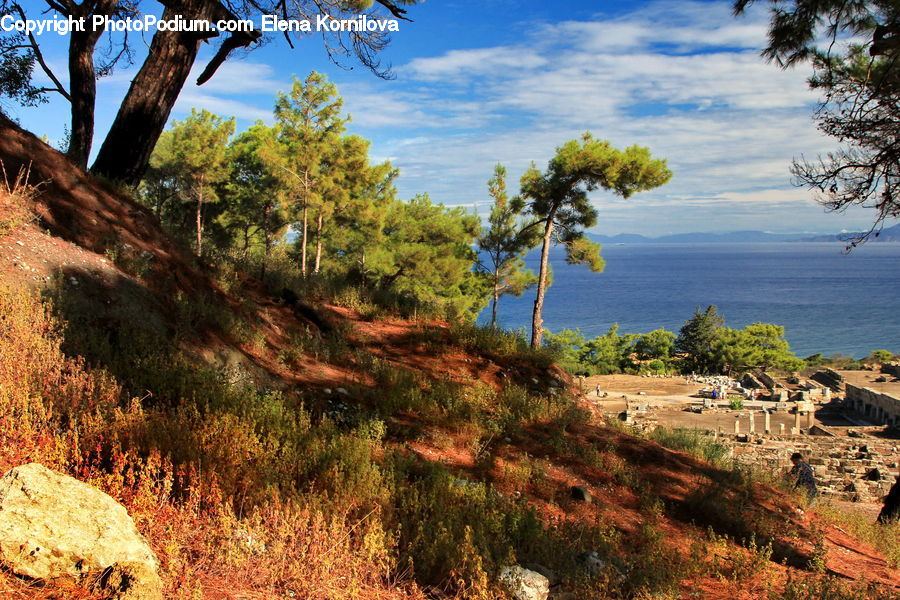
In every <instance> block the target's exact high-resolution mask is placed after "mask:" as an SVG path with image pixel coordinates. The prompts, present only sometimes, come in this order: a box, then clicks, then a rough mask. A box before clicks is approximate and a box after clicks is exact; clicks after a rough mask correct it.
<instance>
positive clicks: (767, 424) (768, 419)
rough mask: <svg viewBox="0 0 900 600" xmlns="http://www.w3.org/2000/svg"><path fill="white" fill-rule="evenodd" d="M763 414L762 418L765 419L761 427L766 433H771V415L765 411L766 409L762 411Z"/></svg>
mask: <svg viewBox="0 0 900 600" xmlns="http://www.w3.org/2000/svg"><path fill="white" fill-rule="evenodd" d="M763 415H764V416H763V419H764V420H765V424H764V426H763V429H764V430H765V432H766V433H772V421H771V416H772V415H770V414H769V411H767V410H764V411H763Z"/></svg>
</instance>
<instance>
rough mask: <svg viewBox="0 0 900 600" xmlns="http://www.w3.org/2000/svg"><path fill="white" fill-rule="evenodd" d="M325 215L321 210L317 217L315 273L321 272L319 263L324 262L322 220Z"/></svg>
mask: <svg viewBox="0 0 900 600" xmlns="http://www.w3.org/2000/svg"><path fill="white" fill-rule="evenodd" d="M323 219H324V217H323V216H322V212H321V211H319V216H318V217H316V261H315V266H314V267H313V273H316V274H318V272H319V264H320V263H321V262H322V221H323Z"/></svg>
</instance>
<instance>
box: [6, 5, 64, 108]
mask: <svg viewBox="0 0 900 600" xmlns="http://www.w3.org/2000/svg"><path fill="white" fill-rule="evenodd" d="M13 8H14V9H15V10H16V12H18V13H19V17H21V18H22V20H23V21H26V20H27V19H28V17H26V16H25V11H24V10H22V7H21V6H19V5H18V4H14V5H13ZM28 40H29V41H30V42H31V51H32V52H34V57H35V58H36V59H37V61H38V64H39V65H41V69H42V70H43V71H44V73H46V75H47V77H49V78H50V80H51V81H52V82H53V83H54V84H56V87H55V88H49V90H48V91H53V92H58V93H59V94H61V95H62V97H63V98H65V99H66V100H68V101H69V102H71V101H72V96H70V95H69V92H67V91H66V89H65V88H64V87H63V84H62V83H60V81H59V79H57V78H56V75H54V74H53V71H51V70H50V67H49V66H47V62H46V61H45V60H44V55H43V54H42V53H41V49H40V47H39V46H38V43H37V40H36V39H35V38H34V34H33V33H30V32H29V33H28Z"/></svg>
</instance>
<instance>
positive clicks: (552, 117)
mask: <svg viewBox="0 0 900 600" xmlns="http://www.w3.org/2000/svg"><path fill="white" fill-rule="evenodd" d="M145 4H147V2H145ZM148 6H153V3H152V2H151V3H149V4H148ZM410 16H411V17H412V18H413V19H414V22H413V23H401V25H400V31H399V33H395V34H394V36H393V41H392V43H391V45H390V46H389V47H388V49H387V50H386V51H385V52H384V53H383V55H382V56H383V58H384V60H385V62H386V63H390V64H391V65H393V71H394V74H395V76H396V77H395V79H393V80H390V81H384V80H380V79H378V78H376V77H375V76H374V75H372V74H371V73H369V72H368V71H366V70H365V69H364V68H362V67H360V66H358V65H357V66H356V68H355V69H353V70H345V69H341V68H338V67H336V66H334V65H333V64H331V63H330V62H329V61H328V60H327V58H326V57H325V53H324V52H323V51H322V44H321V42H320V41H319V40H318V39H317V38H316V37H314V36H313V37H309V38H307V39H304V40H302V41H301V42H300V43H298V44H295V45H296V48H295V49H294V50H291V49H289V48H288V47H287V45H286V44H285V43H284V41H283V40H282V39H279V38H277V37H276V38H273V40H272V41H271V43H269V44H268V45H265V46H263V47H261V48H259V49H256V50H253V51H251V52H247V53H245V54H243V55H241V56H234V57H232V58H231V59H229V61H228V62H226V63H225V65H224V66H223V67H222V68H221V69H220V70H219V72H218V73H217V74H216V76H215V77H214V78H213V79H212V80H211V81H209V82H208V83H206V84H205V85H203V86H201V87H197V86H196V85H194V83H193V79H194V78H192V79H191V80H190V81H189V83H188V85H187V86H186V87H185V89H184V90H183V92H182V94H181V96H180V98H179V101H178V104H177V105H176V107H175V111H174V112H173V115H172V117H173V118H176V119H180V118H183V117H184V116H185V115H186V114H187V113H189V112H190V109H191V108H192V107H198V108H207V109H209V110H212V111H214V112H217V113H218V114H220V115H223V116H235V117H237V118H238V127H239V129H240V128H245V127H247V126H249V125H250V124H251V123H252V122H253V121H254V120H256V119H263V120H265V121H269V122H270V121H271V107H272V103H273V98H274V95H275V92H276V91H278V90H286V89H288V88H289V86H290V80H291V76H292V75H294V74H296V75H297V76H298V77H303V76H305V75H306V73H308V72H309V71H310V70H313V69H315V70H319V71H323V72H325V73H327V74H328V75H329V77H330V78H331V79H332V80H333V81H335V82H336V83H337V84H338V86H339V91H340V93H341V95H342V96H343V97H344V100H345V106H346V108H347V110H348V112H349V113H350V114H351V116H352V119H353V121H352V123H351V125H350V131H351V132H352V133H358V134H360V135H363V136H365V137H367V138H369V139H371V140H372V141H373V146H372V152H373V155H374V158H375V159H376V160H384V159H390V160H391V161H392V162H393V163H394V164H395V166H397V167H399V168H400V170H401V177H400V179H399V182H398V188H399V191H400V193H401V196H402V197H404V198H406V197H410V196H412V195H414V194H416V193H421V192H427V193H429V194H430V195H431V196H432V198H433V199H434V200H436V201H439V202H443V203H445V204H447V205H465V206H470V207H471V206H475V207H476V208H477V210H478V211H479V212H480V213H481V214H485V213H486V211H487V207H488V198H487V193H486V181H487V180H488V179H489V178H490V176H491V171H492V170H493V166H494V164H496V163H497V162H502V163H503V164H505V165H506V166H507V167H508V169H509V171H510V179H511V181H510V184H511V187H512V188H513V189H515V187H516V182H517V180H518V177H519V175H520V174H521V173H522V171H524V170H525V169H526V168H527V167H528V165H529V164H530V162H531V161H535V162H537V163H538V165H539V166H541V167H543V166H544V165H546V161H547V160H548V159H549V158H550V157H551V156H552V154H553V152H554V148H555V147H556V146H558V145H560V144H561V143H563V142H565V141H566V140H568V139H572V138H574V137H577V136H578V135H580V134H581V133H582V132H584V131H586V130H590V131H591V132H592V133H593V134H594V135H595V136H596V137H601V138H606V139H609V140H610V141H612V142H613V143H614V144H616V145H619V146H626V145H630V144H634V143H637V144H641V145H644V146H648V147H650V148H651V150H652V151H653V152H654V154H655V155H658V156H661V157H665V158H667V159H668V161H669V166H670V167H671V168H672V170H673V171H674V173H675V176H674V178H673V180H672V182H671V183H669V184H668V185H666V186H664V187H662V188H660V189H658V190H654V191H652V192H646V193H643V194H638V195H636V196H634V197H633V198H631V199H629V200H627V201H625V200H622V199H619V198H616V197H614V196H612V195H611V194H609V193H604V192H598V193H596V194H594V195H593V196H592V200H593V201H594V202H595V204H596V206H597V207H598V209H599V212H600V220H599V223H598V225H597V227H596V228H595V229H594V231H596V232H598V233H604V234H615V233H621V232H641V233H645V234H649V235H662V234H667V233H678V232H687V231H727V230H737V229H761V230H766V231H779V232H781V231H789V232H796V231H810V232H837V231H840V230H842V229H849V230H854V229H860V228H863V227H866V226H868V225H869V224H870V220H871V218H872V214H871V213H870V212H868V211H865V210H852V211H848V212H845V213H839V214H833V213H831V214H829V213H826V212H825V211H824V210H823V209H822V208H821V207H820V206H818V205H817V204H815V203H814V202H813V201H812V198H811V195H810V194H809V193H808V192H807V191H805V190H803V189H798V188H795V187H793V186H792V185H791V184H790V173H789V167H790V163H791V160H792V159H793V158H794V157H799V156H801V155H806V156H809V157H814V156H816V155H818V154H821V153H824V152H827V151H828V150H829V149H832V148H833V147H834V142H833V141H832V140H830V139H828V138H825V137H823V136H821V135H820V134H819V133H818V132H817V131H816V129H815V124H814V122H813V119H812V112H813V110H814V108H815V100H816V96H815V94H814V93H813V92H810V91H809V90H808V89H807V86H806V78H807V77H808V76H809V71H808V68H807V67H800V68H797V69H793V70H789V71H782V70H780V69H778V68H777V67H775V66H773V65H769V64H766V63H765V61H764V60H763V59H762V58H760V56H759V50H760V48H761V47H762V46H763V45H764V44H765V40H766V24H767V15H766V13H765V11H764V10H754V11H751V12H750V13H749V14H748V15H745V16H744V17H742V18H739V19H736V18H734V17H732V16H731V10H730V4H729V3H728V2H698V1H686V0H663V1H656V2H610V1H601V2H596V1H595V2H579V1H568V2H553V3H550V2H536V1H529V2H512V1H508V0H485V1H482V2H471V1H470V2H458V1H457V2H453V1H448V2H441V1H438V0H432V1H428V2H425V3H424V4H422V5H420V6H416V7H412V8H410ZM132 35H134V34H132ZM40 41H41V43H42V44H44V45H45V46H46V49H45V53H46V54H47V58H48V61H49V62H50V63H51V64H52V65H54V67H55V70H56V72H57V74H58V75H60V76H62V75H64V74H65V68H64V66H65V42H66V41H67V39H66V38H60V37H58V36H55V35H52V34H45V35H44V36H42V37H41V39H40ZM133 41H134V42H136V44H135V47H136V48H137V49H138V54H137V56H136V58H137V61H136V62H138V63H139V61H140V59H141V58H142V52H141V51H142V50H143V48H145V46H146V44H148V43H149V38H147V39H146V40H141V39H139V37H133ZM213 51H214V49H213V48H212V47H210V48H205V49H204V50H203V51H202V54H201V58H200V60H198V65H197V67H196V69H197V70H198V71H199V69H202V67H203V66H204V65H205V61H204V60H203V59H204V58H208V57H209V56H210V55H211V54H212V52H213ZM144 52H145V50H144ZM136 69H137V66H132V67H130V68H124V69H120V70H117V71H116V72H115V73H114V74H113V75H112V76H111V77H108V78H105V79H102V80H101V82H100V84H99V98H98V114H97V132H98V135H97V144H98V145H99V141H100V140H102V136H103V135H104V134H105V131H106V129H107V128H108V127H109V125H110V123H111V121H112V119H113V117H114V115H115V110H116V108H117V106H118V102H119V101H120V100H121V98H122V96H123V95H124V93H125V91H126V90H127V88H128V84H129V82H130V79H131V77H132V76H133V74H134V73H135V71H136ZM6 109H7V111H8V112H10V113H11V114H12V115H13V116H14V117H16V118H18V120H19V121H20V122H21V123H22V124H23V125H24V126H25V127H27V128H29V129H31V130H32V131H34V132H35V133H36V134H38V135H42V134H47V135H48V136H49V137H50V139H51V140H57V139H59V138H60V137H61V136H62V134H63V128H64V126H65V124H66V120H67V113H68V106H67V104H66V103H65V102H64V101H63V100H61V99H54V100H53V101H52V102H51V103H50V104H47V105H44V106H42V107H39V108H36V109H25V108H19V107H11V106H8V105H7V107H6Z"/></svg>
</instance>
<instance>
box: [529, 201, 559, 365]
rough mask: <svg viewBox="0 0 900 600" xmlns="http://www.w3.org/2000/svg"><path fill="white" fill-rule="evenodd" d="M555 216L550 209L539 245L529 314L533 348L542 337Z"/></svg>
mask: <svg viewBox="0 0 900 600" xmlns="http://www.w3.org/2000/svg"><path fill="white" fill-rule="evenodd" d="M555 216H556V210H552V211H550V214H549V215H548V216H547V225H546V226H545V227H544V242H543V246H542V247H541V271H540V274H539V275H538V286H537V297H536V298H535V299H534V312H533V313H532V315H531V347H532V348H533V349H535V350H537V349H538V348H540V347H541V339H542V338H543V337H544V319H543V317H542V316H541V313H542V311H543V310H544V294H545V293H546V291H547V267H548V266H549V263H550V240H551V237H552V235H553V218H554V217H555Z"/></svg>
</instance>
